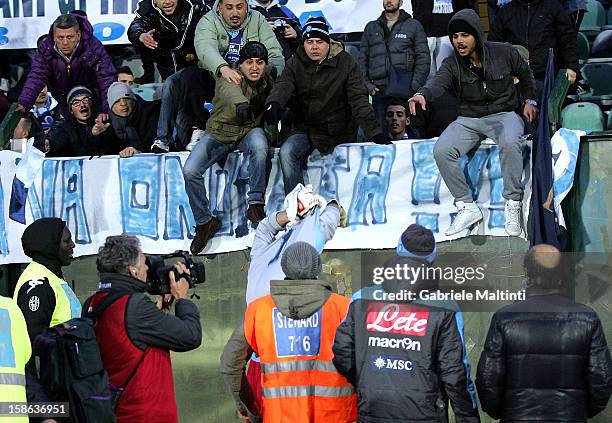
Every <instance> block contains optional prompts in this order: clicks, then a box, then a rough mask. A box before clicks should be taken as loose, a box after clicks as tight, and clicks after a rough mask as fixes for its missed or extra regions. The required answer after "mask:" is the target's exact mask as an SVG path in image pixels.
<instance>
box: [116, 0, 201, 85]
mask: <svg viewBox="0 0 612 423" xmlns="http://www.w3.org/2000/svg"><path fill="white" fill-rule="evenodd" d="M209 10H210V8H209V7H208V6H206V5H205V4H204V2H203V1H202V0H178V1H177V6H176V10H175V11H174V13H173V14H172V16H166V15H164V13H163V12H162V11H161V9H160V8H159V7H157V6H156V5H155V2H154V0H140V2H139V3H138V10H137V11H136V18H135V19H134V20H133V21H132V23H131V25H130V27H129V29H128V38H129V40H130V42H131V43H132V44H134V45H135V46H138V47H142V48H147V47H144V45H143V44H142V43H141V42H140V40H139V39H138V38H139V37H140V35H141V34H143V33H145V32H148V31H150V30H152V29H155V33H154V34H153V38H154V39H155V41H157V43H158V46H157V48H156V49H154V50H151V53H152V55H153V59H154V60H155V62H157V70H159V74H160V75H161V77H162V78H163V79H166V78H167V77H169V76H170V75H172V74H173V73H175V72H178V71H179V70H180V69H183V68H185V67H187V66H196V65H197V64H198V57H197V56H196V52H195V47H194V46H193V37H194V33H195V28H196V25H197V24H198V22H199V21H200V18H201V17H202V16H204V15H205V14H206V12H208V11H209Z"/></svg>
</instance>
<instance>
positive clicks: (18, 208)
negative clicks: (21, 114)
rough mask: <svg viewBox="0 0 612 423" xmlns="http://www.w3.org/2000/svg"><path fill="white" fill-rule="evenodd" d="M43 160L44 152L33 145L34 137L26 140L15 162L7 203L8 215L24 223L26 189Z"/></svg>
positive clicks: (38, 170) (31, 182)
mask: <svg viewBox="0 0 612 423" xmlns="http://www.w3.org/2000/svg"><path fill="white" fill-rule="evenodd" d="M44 160H45V153H43V152H42V151H40V150H39V149H38V148H36V147H34V138H30V139H29V140H28V146H27V149H26V152H25V154H24V155H23V157H22V159H21V161H20V162H19V163H18V164H17V169H16V170H15V177H14V178H13V188H12V190H11V202H10V204H9V217H10V218H11V219H12V220H14V221H16V222H19V223H21V224H22V225H25V223H26V221H25V207H26V201H27V199H28V189H29V188H30V187H31V186H32V184H33V183H34V179H35V178H36V175H38V172H40V169H41V168H42V165H43V161H44Z"/></svg>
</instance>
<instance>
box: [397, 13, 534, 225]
mask: <svg viewBox="0 0 612 423" xmlns="http://www.w3.org/2000/svg"><path fill="white" fill-rule="evenodd" d="M448 32H449V37H450V39H451V42H452V43H453V47H454V50H455V51H454V55H453V56H451V57H447V58H446V59H445V60H444V62H443V63H442V66H441V67H440V69H439V70H438V73H437V75H436V77H435V78H434V79H433V80H431V81H430V82H428V83H427V84H426V85H425V86H424V87H421V89H420V90H419V92H418V93H416V94H415V95H414V96H413V97H412V98H411V99H410V100H409V105H410V112H411V113H412V114H416V105H417V104H419V105H420V106H421V108H422V109H423V110H425V109H426V107H428V103H430V102H431V101H432V100H434V99H435V98H437V97H440V96H441V95H442V94H444V92H445V91H446V90H451V91H454V92H455V94H456V95H457V97H458V98H459V103H460V105H459V117H458V118H457V119H456V120H455V121H454V122H453V123H451V124H450V125H449V126H448V127H447V128H446V129H445V130H444V132H443V133H442V135H440V138H438V141H437V142H436V145H435V147H434V158H435V159H436V164H437V165H438V169H440V174H441V175H442V178H443V179H444V183H445V184H446V186H447V187H448V189H449V191H450V192H451V194H452V196H453V197H454V198H455V203H456V205H457V211H458V212H457V216H456V217H455V219H454V220H453V223H452V225H451V226H450V227H449V228H448V229H447V230H446V232H445V235H446V236H448V237H452V236H455V235H457V234H459V233H461V232H464V231H466V230H467V229H469V228H470V227H471V226H472V225H473V224H476V223H478V222H480V221H481V220H482V219H483V215H482V211H481V210H480V207H479V206H478V204H476V203H475V202H474V198H473V196H472V192H471V191H470V188H469V186H468V184H467V182H466V178H465V175H464V171H463V167H462V166H461V165H460V160H459V158H460V157H461V156H464V155H466V154H467V153H468V152H469V151H470V150H472V149H473V148H474V147H476V146H478V144H480V142H481V141H483V140H484V139H485V138H491V139H492V140H493V141H495V142H496V143H497V145H498V146H499V157H500V161H501V173H502V177H503V180H504V191H503V194H502V195H503V197H504V198H505V199H506V208H505V213H504V215H505V218H506V224H505V229H506V233H507V234H508V235H511V236H519V235H520V234H521V232H522V227H523V223H522V215H523V211H522V199H523V185H522V173H523V138H522V135H523V134H524V123H523V120H522V119H521V116H519V114H518V113H516V110H519V108H520V109H521V110H522V112H523V116H524V117H525V118H526V119H527V121H529V122H534V121H535V120H536V115H537V102H536V101H535V99H537V93H536V87H535V81H534V79H533V74H532V73H531V69H529V65H528V64H527V62H526V61H525V60H524V59H523V58H522V57H521V55H520V54H519V52H518V51H517V50H516V49H515V48H514V47H513V46H511V45H510V44H501V43H493V42H489V41H485V40H484V30H483V28H482V24H481V23H480V18H479V17H478V15H477V14H476V12H474V11H473V10H471V9H464V10H460V11H459V12H457V13H456V14H455V16H453V18H452V19H451V20H450V23H449V31H448ZM514 77H517V78H518V80H519V82H518V84H517V85H516V86H515V85H514ZM520 99H524V105H523V104H520V101H521V100H520Z"/></svg>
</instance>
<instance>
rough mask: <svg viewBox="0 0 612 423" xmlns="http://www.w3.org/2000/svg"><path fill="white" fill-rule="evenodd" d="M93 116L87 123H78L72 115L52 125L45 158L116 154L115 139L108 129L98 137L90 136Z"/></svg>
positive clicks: (93, 122)
mask: <svg viewBox="0 0 612 423" xmlns="http://www.w3.org/2000/svg"><path fill="white" fill-rule="evenodd" d="M94 124H95V121H94V116H92V117H91V118H90V119H89V121H88V122H87V123H81V122H79V121H78V120H77V119H76V118H75V117H74V116H73V115H68V117H67V118H66V119H65V120H63V121H61V122H59V123H58V124H57V125H54V126H53V128H52V129H51V130H50V131H49V134H48V136H47V138H48V139H49V152H48V153H47V157H76V156H101V155H105V154H116V153H117V152H118V147H117V139H116V137H115V135H114V133H113V131H112V130H111V129H110V128H108V129H107V130H106V131H104V132H102V133H101V134H99V135H92V133H91V128H93V126H94Z"/></svg>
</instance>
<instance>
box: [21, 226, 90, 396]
mask: <svg viewBox="0 0 612 423" xmlns="http://www.w3.org/2000/svg"><path fill="white" fill-rule="evenodd" d="M21 245H22V246H23V252H24V253H25V255H27V256H28V257H30V258H32V262H31V263H30V264H29V265H28V266H27V267H26V269H25V270H24V271H23V273H22V274H21V277H20V278H19V280H18V281H17V286H16V287H15V297H14V299H15V301H16V302H17V305H18V306H19V308H20V309H21V311H22V312H23V316H24V317H25V321H26V324H27V328H28V335H29V336H30V341H31V342H34V340H35V339H36V336H38V335H39V334H41V333H42V332H43V331H44V330H45V329H47V328H49V327H51V326H55V325H58V324H60V323H64V322H66V321H68V320H70V319H72V318H75V317H80V316H81V303H80V302H79V300H78V298H77V296H76V295H75V293H74V292H73V291H72V289H71V288H70V286H69V285H68V284H67V283H66V281H65V280H64V279H63V274H62V267H64V266H68V265H69V264H70V262H71V261H72V253H73V250H74V242H73V241H72V234H71V233H70V230H69V229H68V228H67V227H66V222H64V221H63V220H61V219H58V218H56V217H51V218H42V219H38V220H36V221H34V222H33V223H32V224H31V225H30V226H28V227H27V228H26V229H25V231H24V232H23V235H22V237H21ZM26 377H27V393H28V400H29V401H35V402H42V401H48V398H47V396H46V395H45V393H44V392H43V390H42V389H41V387H40V385H39V384H38V381H37V378H36V366H35V363H34V360H30V361H29V362H28V364H27V365H26Z"/></svg>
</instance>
